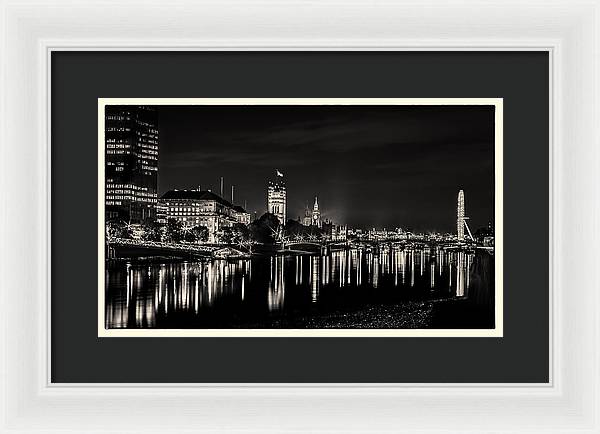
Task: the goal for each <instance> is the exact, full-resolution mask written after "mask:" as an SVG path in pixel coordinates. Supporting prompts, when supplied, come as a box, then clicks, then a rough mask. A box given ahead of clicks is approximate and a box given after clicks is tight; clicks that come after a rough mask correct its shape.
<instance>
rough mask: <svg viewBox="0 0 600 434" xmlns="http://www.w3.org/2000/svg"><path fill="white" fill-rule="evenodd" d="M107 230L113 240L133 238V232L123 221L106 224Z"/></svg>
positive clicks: (112, 221) (111, 221)
mask: <svg viewBox="0 0 600 434" xmlns="http://www.w3.org/2000/svg"><path fill="white" fill-rule="evenodd" d="M106 230H107V232H108V236H109V237H113V238H131V237H132V235H133V234H132V231H131V228H130V227H129V225H128V224H127V223H125V222H124V221H123V220H110V221H108V222H107V223H106Z"/></svg>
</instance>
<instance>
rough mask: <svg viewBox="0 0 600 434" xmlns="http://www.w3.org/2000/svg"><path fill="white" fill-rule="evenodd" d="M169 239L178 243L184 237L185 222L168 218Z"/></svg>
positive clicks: (166, 234)
mask: <svg viewBox="0 0 600 434" xmlns="http://www.w3.org/2000/svg"><path fill="white" fill-rule="evenodd" d="M165 237H166V239H167V241H169V242H171V243H178V242H180V241H181V240H182V239H183V224H182V223H181V222H180V221H179V220H176V219H173V218H170V219H169V220H167V229H166V233H165Z"/></svg>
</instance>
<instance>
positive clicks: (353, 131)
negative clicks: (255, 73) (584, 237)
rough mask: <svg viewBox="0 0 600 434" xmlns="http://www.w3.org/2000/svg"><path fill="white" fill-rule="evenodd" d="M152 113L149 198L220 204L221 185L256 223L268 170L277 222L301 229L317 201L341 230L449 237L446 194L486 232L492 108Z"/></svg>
mask: <svg viewBox="0 0 600 434" xmlns="http://www.w3.org/2000/svg"><path fill="white" fill-rule="evenodd" d="M157 111H158V115H159V131H160V141H161V155H160V158H159V197H160V195H161V194H163V193H164V192H166V191H168V190H171V189H174V188H180V189H196V188H198V187H200V188H201V189H202V190H212V191H213V192H219V189H220V185H219V183H220V179H221V177H223V178H224V179H225V183H226V186H225V188H224V192H228V191H229V189H230V186H231V185H235V192H236V203H237V204H244V203H246V204H247V210H248V211H249V212H251V213H252V215H254V212H256V213H257V215H258V216H260V215H262V213H264V212H266V211H267V203H266V197H265V196H266V195H265V186H266V184H267V182H268V180H270V179H272V178H273V175H274V173H275V170H276V169H277V170H280V171H281V172H283V173H284V174H285V178H286V189H287V210H286V211H287V218H288V219H294V220H296V219H300V221H302V218H303V216H304V213H305V208H306V206H307V205H308V206H310V204H311V201H312V200H314V197H315V196H318V197H319V202H320V203H322V207H321V214H322V218H323V219H328V220H333V221H336V222H338V223H340V224H348V225H349V226H352V227H362V228H371V227H376V228H384V227H385V228H393V227H405V228H409V229H411V230H415V231H438V232H454V231H455V221H456V220H455V219H456V217H455V213H454V211H453V209H455V206H456V205H455V203H456V202H455V201H456V191H458V190H459V189H463V190H465V192H466V193H467V194H468V196H469V203H468V208H469V210H468V212H469V217H470V219H471V222H472V223H473V227H474V228H478V227H484V226H487V224H488V223H489V222H493V217H494V212H493V210H494V197H493V191H494V188H493V185H494V170H493V168H494V164H493V161H494V160H493V158H494V108H493V107H491V106H443V107H439V106H418V107H415V106H411V107H405V106H383V107H380V106H378V107H361V106H351V107H347V106H325V107H323V106H316V107H315V106H311V107H309V108H307V107H298V106H290V107H287V106H283V107H281V106H280V107H271V106H259V107H257V106H253V107H243V106H242V107H240V106H227V107H215V106H212V107H210V108H209V109H206V108H205V107H201V106H157ZM315 111H316V112H315ZM359 120H360V122H359ZM224 196H225V197H224V198H225V199H227V200H229V199H230V198H229V197H227V194H226V193H225V194H224ZM355 199H356V200H355ZM452 204H454V205H452Z"/></svg>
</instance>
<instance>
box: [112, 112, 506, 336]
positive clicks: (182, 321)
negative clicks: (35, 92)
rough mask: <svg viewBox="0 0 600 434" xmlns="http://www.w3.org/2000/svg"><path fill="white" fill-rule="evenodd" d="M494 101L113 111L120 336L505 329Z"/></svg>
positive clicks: (115, 314)
mask: <svg viewBox="0 0 600 434" xmlns="http://www.w3.org/2000/svg"><path fill="white" fill-rule="evenodd" d="M494 110H495V106H494V109H492V108H491V106H490V107H486V106H477V107H476V106H472V107H471V106H439V107H434V106H377V107H371V106H344V105H340V106H333V105H332V106H318V105H316V106H302V105H298V106H278V107H276V108H274V107H270V106H258V105H249V106H227V107H222V106H218V105H215V106H211V107H210V108H209V109H208V111H207V107H205V106H177V107H165V106H157V105H151V106H144V105H138V106H133V105H131V106H118V105H115V106H107V107H106V110H105V113H104V115H105V117H104V119H105V127H104V136H103V138H104V143H103V146H104V147H105V158H106V160H105V167H104V171H103V174H104V181H105V188H106V189H105V209H104V212H105V227H104V228H103V233H104V255H105V269H106V271H107V274H106V285H104V284H103V285H101V286H100V294H101V296H103V297H104V301H105V310H104V312H105V314H104V327H105V329H112V328H119V329H122V328H161V329H169V328H175V329H192V328H199V329H202V328H206V329H221V328H223V329H228V328H231V329H237V328H243V329H248V330H254V329H265V328H267V329H268V328H273V329H279V328H286V329H303V328H316V329H327V328H351V329H361V328H370V329H371V328H378V329H379V328H384V329H399V328H414V329H425V328H432V329H433V328H483V329H491V328H494V327H495V318H496V317H495V310H494V309H495V308H494V303H495V302H494V300H495V293H493V289H494V282H493V281H492V279H493V276H494V274H493V273H494V264H495V262H494V251H495V235H494V232H495V230H494V226H493V225H492V223H491V222H493V220H492V218H491V217H492V216H493V210H494V201H493V194H494V189H493V184H494V181H493V179H494V170H493V158H494V154H495V143H494V141H495V134H494V128H493V122H491V119H490V115H492V116H491V117H492V118H495V115H496V113H495V112H494ZM171 115H173V116H174V118H173V119H172V120H171V121H169V116H171ZM175 120H177V121H175ZM490 140H491V142H490ZM490 156H491V158H492V161H491V162H490V161H488V158H490ZM215 184H216V185H215ZM457 192H458V196H457ZM234 195H235V196H234ZM490 196H491V198H492V200H489V197H490ZM486 197H487V198H488V199H485V198H486ZM456 200H457V201H456ZM311 203H312V206H311V205H310V204H311ZM242 204H243V206H242ZM248 204H249V206H248ZM248 211H250V212H252V211H254V213H253V214H254V216H252V215H251V213H250V212H248ZM474 216H475V218H474ZM253 217H254V218H253ZM478 219H479V221H478ZM468 222H470V223H468ZM473 223H474V225H473V226H474V227H477V230H475V231H473V233H472V232H471V229H470V224H473ZM454 231H456V232H454ZM473 234H474V235H473ZM342 288H343V291H341V289H342Z"/></svg>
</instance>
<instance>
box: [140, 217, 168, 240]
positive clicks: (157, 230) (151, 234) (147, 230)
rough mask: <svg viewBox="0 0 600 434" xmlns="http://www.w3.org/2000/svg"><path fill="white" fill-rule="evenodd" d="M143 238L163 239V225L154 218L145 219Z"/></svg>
mask: <svg viewBox="0 0 600 434" xmlns="http://www.w3.org/2000/svg"><path fill="white" fill-rule="evenodd" d="M142 229H143V231H144V232H143V234H142V239H143V240H145V241H162V237H163V227H162V225H160V224H158V223H157V222H156V221H154V220H148V221H145V222H144V223H143V225H142Z"/></svg>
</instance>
